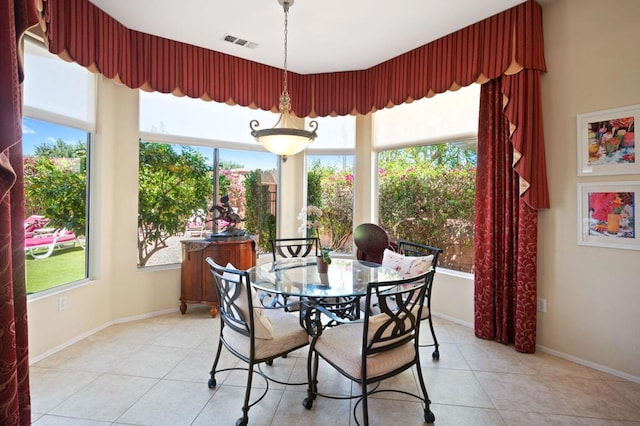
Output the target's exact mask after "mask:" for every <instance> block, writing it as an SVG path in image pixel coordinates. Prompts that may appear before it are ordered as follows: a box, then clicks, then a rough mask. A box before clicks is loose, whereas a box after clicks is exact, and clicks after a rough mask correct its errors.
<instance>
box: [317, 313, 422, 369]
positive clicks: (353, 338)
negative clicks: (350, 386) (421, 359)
mask: <svg viewBox="0 0 640 426" xmlns="http://www.w3.org/2000/svg"><path fill="white" fill-rule="evenodd" d="M362 327H363V325H362V323H361V322H358V323H353V324H343V325H340V326H338V327H332V328H328V329H326V330H324V331H323V332H322V335H320V337H318V340H317V342H316V346H315V350H316V351H317V352H318V353H319V354H320V355H321V356H322V357H323V358H324V359H326V360H327V361H329V362H330V363H332V364H334V365H336V366H337V367H339V368H340V369H341V370H342V371H344V372H345V373H346V374H347V375H349V376H350V377H351V378H353V379H356V380H361V379H362V368H361V358H362V357H361V347H362V345H361V343H360V342H361V341H362ZM415 356H416V351H415V346H414V344H413V343H412V342H408V343H406V344H404V345H402V346H400V347H398V348H395V349H392V350H389V351H385V352H380V353H378V354H376V355H375V356H368V357H367V377H368V378H369V379H371V378H374V377H379V376H382V375H384V374H387V373H390V372H391V371H393V370H395V369H396V368H399V367H401V366H403V365H408V364H411V362H412V361H413V360H414V359H415Z"/></svg>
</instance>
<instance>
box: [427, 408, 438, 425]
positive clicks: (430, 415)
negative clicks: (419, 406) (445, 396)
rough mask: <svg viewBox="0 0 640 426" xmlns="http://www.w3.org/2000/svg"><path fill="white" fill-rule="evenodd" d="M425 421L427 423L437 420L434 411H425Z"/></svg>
mask: <svg viewBox="0 0 640 426" xmlns="http://www.w3.org/2000/svg"><path fill="white" fill-rule="evenodd" d="M424 421H425V422H427V423H433V422H435V421H436V416H435V415H434V414H433V411H431V410H427V411H425V412H424Z"/></svg>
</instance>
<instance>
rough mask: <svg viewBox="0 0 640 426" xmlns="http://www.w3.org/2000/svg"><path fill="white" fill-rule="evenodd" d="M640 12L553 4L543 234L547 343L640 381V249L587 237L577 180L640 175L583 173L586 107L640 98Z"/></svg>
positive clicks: (541, 323) (547, 29)
mask: <svg viewBox="0 0 640 426" xmlns="http://www.w3.org/2000/svg"><path fill="white" fill-rule="evenodd" d="M639 16H640V1H637V0H610V1H606V2H605V1H600V0H555V1H554V2H551V3H549V4H546V5H545V6H544V7H543V24H544V40H545V55H546V60H547V73H546V74H544V75H543V77H542V96H543V114H544V126H545V144H546V155H547V172H548V176H549V192H550V197H551V208H550V209H548V210H544V211H542V212H541V213H540V221H539V243H538V252H539V262H538V295H539V296H540V297H543V298H545V299H547V312H546V313H540V314H539V316H538V345H541V346H543V347H544V348H549V349H551V350H553V351H559V352H561V353H564V354H567V355H569V356H573V357H577V358H580V359H582V360H584V361H587V362H589V363H593V364H595V365H598V366H606V367H608V368H610V369H613V370H616V371H618V372H623V373H626V374H628V375H632V376H635V378H636V379H638V381H640V331H639V330H638V326H639V325H640V309H639V308H638V306H639V302H640V251H634V250H621V249H608V248H600V247H588V246H579V245H577V225H576V221H577V195H576V187H577V185H576V184H577V183H578V182H600V181H624V180H636V181H637V180H640V176H639V175H626V176H602V177H578V176H577V158H576V157H577V154H576V115H577V114H581V113H586V112H593V111H598V110H602V109H609V108H615V107H622V106H627V105H633V104H640V80H639V79H638V77H639V76H640V49H639V48H638V43H639V42H640V25H638V17H639ZM636 125H637V123H636ZM637 146H638V145H637V142H636V150H637ZM636 161H638V160H636ZM638 227H640V224H636V231H637V230H638Z"/></svg>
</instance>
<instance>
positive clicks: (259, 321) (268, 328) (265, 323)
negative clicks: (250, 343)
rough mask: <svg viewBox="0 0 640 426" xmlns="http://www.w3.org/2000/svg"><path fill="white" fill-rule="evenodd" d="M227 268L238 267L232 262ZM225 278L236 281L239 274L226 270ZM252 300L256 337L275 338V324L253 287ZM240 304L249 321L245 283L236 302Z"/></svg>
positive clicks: (246, 319) (239, 306)
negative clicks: (266, 312) (272, 322)
mask: <svg viewBox="0 0 640 426" xmlns="http://www.w3.org/2000/svg"><path fill="white" fill-rule="evenodd" d="M227 268H229V269H236V268H235V267H234V266H233V265H232V264H231V263H227ZM222 276H223V278H226V279H229V280H232V281H235V280H236V279H237V278H238V276H237V275H234V274H231V273H228V272H225V273H224V274H222ZM251 301H252V305H253V324H254V326H255V330H254V331H253V333H254V336H255V337H256V339H273V325H272V324H271V320H270V319H269V317H268V316H266V315H265V313H264V311H265V309H264V308H263V306H262V303H260V298H259V297H258V293H257V292H256V291H255V290H254V289H253V287H252V288H251ZM236 304H237V305H238V309H240V312H242V316H243V317H244V318H245V321H247V322H248V321H249V303H248V301H247V288H246V286H245V285H244V284H243V285H242V288H241V289H240V296H239V297H238V300H237V302H236Z"/></svg>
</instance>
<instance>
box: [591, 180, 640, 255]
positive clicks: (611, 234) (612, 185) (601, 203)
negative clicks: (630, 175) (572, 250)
mask: <svg viewBox="0 0 640 426" xmlns="http://www.w3.org/2000/svg"><path fill="white" fill-rule="evenodd" d="M639 202H640V182H600V183H579V184H578V244H579V245H585V246H597V247H611V248H620V249H629V250H640V236H639V235H638V215H639V211H638V203H639Z"/></svg>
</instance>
